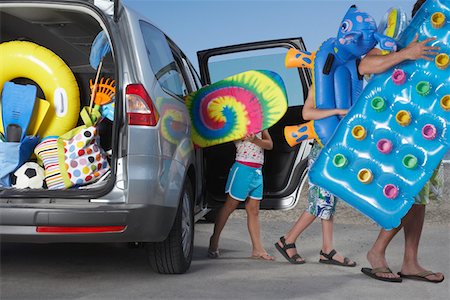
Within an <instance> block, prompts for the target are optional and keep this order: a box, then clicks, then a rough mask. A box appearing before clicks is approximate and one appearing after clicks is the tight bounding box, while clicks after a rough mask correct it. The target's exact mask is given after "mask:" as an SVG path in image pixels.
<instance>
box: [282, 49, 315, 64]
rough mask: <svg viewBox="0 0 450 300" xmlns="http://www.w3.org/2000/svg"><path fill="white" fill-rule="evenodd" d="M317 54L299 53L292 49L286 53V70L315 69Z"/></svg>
mask: <svg viewBox="0 0 450 300" xmlns="http://www.w3.org/2000/svg"><path fill="white" fill-rule="evenodd" d="M315 57H316V52H307V51H299V50H297V49H294V48H291V49H289V50H288V52H287V53H286V58H285V60H284V65H285V66H286V68H308V69H312V68H313V62H314V58H315Z"/></svg>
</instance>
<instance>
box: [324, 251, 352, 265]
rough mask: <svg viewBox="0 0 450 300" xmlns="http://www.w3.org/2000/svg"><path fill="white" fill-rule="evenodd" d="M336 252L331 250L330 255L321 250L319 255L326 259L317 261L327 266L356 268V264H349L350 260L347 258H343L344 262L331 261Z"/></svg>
mask: <svg viewBox="0 0 450 300" xmlns="http://www.w3.org/2000/svg"><path fill="white" fill-rule="evenodd" d="M336 253H337V252H336V250H334V249H333V250H331V251H330V253H328V254H327V253H325V252H323V251H322V250H320V255H322V256H324V257H326V258H327V259H319V262H320V263H322V264H328V265H336V266H341V267H354V266H356V262H353V263H351V264H350V263H349V262H350V259H349V258H348V257H344V262H340V261H338V260H335V259H333V256H334V255H336Z"/></svg>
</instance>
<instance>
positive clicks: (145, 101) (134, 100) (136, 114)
mask: <svg viewBox="0 0 450 300" xmlns="http://www.w3.org/2000/svg"><path fill="white" fill-rule="evenodd" d="M126 99H127V116H128V124H129V125H141V126H156V124H157V123H158V113H157V111H156V110H155V108H154V106H153V103H152V99H151V98H150V96H149V95H148V94H147V91H146V90H145V88H144V86H143V85H142V84H130V85H128V86H127V88H126Z"/></svg>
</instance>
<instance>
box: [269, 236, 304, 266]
mask: <svg viewBox="0 0 450 300" xmlns="http://www.w3.org/2000/svg"><path fill="white" fill-rule="evenodd" d="M280 242H281V243H282V244H283V247H281V246H280V245H278V242H277V243H275V248H276V249H277V250H278V251H279V252H280V253H281V254H282V255H283V256H284V258H286V259H287V261H288V262H290V263H291V264H295V265H301V264H304V263H305V261H304V260H298V259H303V258H302V257H301V256H300V255H299V254H298V253H295V254H294V255H292V256H289V254H287V252H286V250H287V249H293V248H294V249H295V248H296V247H295V244H294V243H292V244H286V240H285V239H284V236H282V237H280Z"/></svg>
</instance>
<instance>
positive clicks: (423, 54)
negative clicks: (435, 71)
mask: <svg viewBox="0 0 450 300" xmlns="http://www.w3.org/2000/svg"><path fill="white" fill-rule="evenodd" d="M418 39H419V34H418V33H416V36H415V37H414V39H413V40H412V41H411V43H409V45H408V46H407V47H406V48H404V49H402V50H401V51H400V52H403V55H405V58H406V59H410V60H416V59H425V60H430V61H431V60H433V57H434V56H436V55H438V54H439V52H437V51H435V50H439V49H440V48H439V47H433V46H427V45H426V44H428V43H429V42H431V41H434V40H435V39H436V38H434V37H431V38H427V39H426V40H423V41H421V42H419V41H418ZM430 56H431V57H430Z"/></svg>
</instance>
